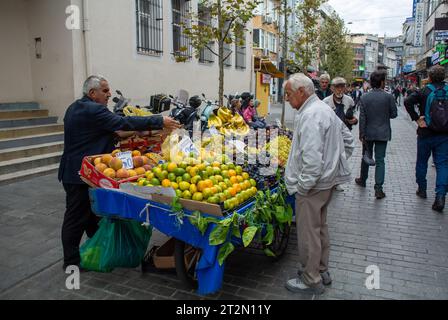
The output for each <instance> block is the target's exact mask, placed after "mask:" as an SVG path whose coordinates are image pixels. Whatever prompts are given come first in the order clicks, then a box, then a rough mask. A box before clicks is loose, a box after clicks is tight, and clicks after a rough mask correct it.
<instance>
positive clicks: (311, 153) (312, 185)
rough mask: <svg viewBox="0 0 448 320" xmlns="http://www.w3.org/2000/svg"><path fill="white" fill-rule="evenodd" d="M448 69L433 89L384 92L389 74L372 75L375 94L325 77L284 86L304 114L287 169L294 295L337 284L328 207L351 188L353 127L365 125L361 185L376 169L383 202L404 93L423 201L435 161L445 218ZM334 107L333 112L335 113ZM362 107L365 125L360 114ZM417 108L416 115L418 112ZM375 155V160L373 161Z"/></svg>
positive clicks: (437, 205)
mask: <svg viewBox="0 0 448 320" xmlns="http://www.w3.org/2000/svg"><path fill="white" fill-rule="evenodd" d="M444 79H445V69H444V68H443V67H440V66H435V67H432V68H431V69H430V70H429V79H428V81H429V84H428V85H427V86H426V87H425V88H424V89H423V90H417V89H416V88H415V87H413V88H408V90H406V91H405V92H404V95H403V91H404V90H403V89H402V88H401V87H398V86H397V87H396V88H394V90H393V91H392V92H391V93H388V92H386V91H385V87H386V73H385V72H384V71H382V70H377V71H375V72H373V73H372V74H371V76H370V83H369V86H370V90H366V91H364V92H358V90H359V88H355V90H354V92H353V90H350V89H349V88H348V86H347V82H346V80H345V79H343V78H340V77H337V78H334V79H333V80H331V79H330V77H329V76H328V75H326V74H324V75H322V76H321V77H320V79H319V80H320V81H319V88H317V89H316V90H315V88H314V84H313V82H312V80H311V79H310V78H308V77H307V76H306V75H304V74H295V75H292V76H291V77H290V78H289V80H288V81H286V83H285V84H284V92H285V99H286V101H288V102H289V104H290V105H291V107H292V108H294V109H296V110H297V115H296V117H295V122H294V136H293V141H292V146H291V152H290V155H289V159H288V163H287V166H286V171H285V182H286V187H287V190H288V192H289V194H291V195H295V197H296V211H295V212H296V225H297V240H298V241H297V242H298V250H299V262H300V265H299V271H298V276H297V277H295V278H293V279H290V280H288V281H287V282H286V288H287V289H289V290H291V291H294V292H309V293H314V294H321V293H323V292H324V291H325V286H327V285H330V284H331V283H332V279H331V276H330V273H329V270H328V259H329V248H330V244H329V233H328V225H327V209H328V205H329V203H330V201H331V198H332V194H333V191H334V190H337V188H340V185H341V184H344V183H348V182H349V181H350V180H351V179H350V174H351V172H350V169H349V165H348V159H349V157H350V156H351V154H352V152H353V149H354V138H353V135H352V133H351V129H352V127H353V126H354V125H357V124H359V140H360V142H361V143H362V149H363V157H362V160H361V171H360V176H359V177H357V178H356V179H355V183H356V185H358V186H360V187H362V188H365V187H366V186H367V183H366V182H367V179H368V172H369V167H370V166H375V185H374V189H375V197H376V199H384V198H385V197H386V194H385V192H384V190H383V185H384V182H385V157H386V150H387V145H388V142H389V141H390V140H391V139H392V130H391V119H394V118H396V117H397V115H398V108H397V103H400V98H401V95H403V96H404V97H405V100H404V105H405V107H406V110H407V112H408V113H409V115H410V116H411V119H412V120H413V121H416V122H417V124H418V129H417V163H416V172H415V175H416V182H417V185H418V189H417V192H416V194H417V196H418V197H421V198H426V197H427V193H426V190H427V181H426V173H427V168H428V160H429V157H430V156H431V155H432V157H433V160H434V164H435V167H436V174H437V178H436V189H435V191H436V198H435V201H434V204H433V206H432V209H433V210H435V211H437V212H443V209H444V206H445V196H446V192H447V187H448V85H446V84H445V82H444ZM328 106H330V108H328ZM357 107H358V108H359V119H358V118H356V116H355V109H356V108H357ZM416 108H417V110H416ZM373 156H374V159H373Z"/></svg>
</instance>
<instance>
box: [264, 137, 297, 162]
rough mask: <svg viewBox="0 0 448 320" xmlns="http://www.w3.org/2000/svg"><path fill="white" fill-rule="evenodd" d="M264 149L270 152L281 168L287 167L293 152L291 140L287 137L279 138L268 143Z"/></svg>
mask: <svg viewBox="0 0 448 320" xmlns="http://www.w3.org/2000/svg"><path fill="white" fill-rule="evenodd" d="M263 149H264V150H265V151H268V152H269V153H270V155H271V157H273V158H274V159H275V158H276V159H278V163H279V164H280V166H282V167H283V166H285V165H286V162H287V161H288V157H289V151H290V150H291V140H290V139H289V138H288V137H286V136H278V137H277V138H275V139H274V140H272V141H271V142H269V143H267V144H266V145H265V146H264V147H263Z"/></svg>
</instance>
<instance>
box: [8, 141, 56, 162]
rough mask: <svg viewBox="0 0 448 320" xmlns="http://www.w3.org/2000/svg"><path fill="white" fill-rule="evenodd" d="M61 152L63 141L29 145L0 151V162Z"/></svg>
mask: <svg viewBox="0 0 448 320" xmlns="http://www.w3.org/2000/svg"><path fill="white" fill-rule="evenodd" d="M63 150H64V142H63V141H57V142H50V143H43V144H36V145H29V146H24V147H18V148H8V149H3V150H0V162H1V161H7V160H13V159H18V158H26V157H32V156H37V155H39V154H45V153H53V152H59V151H63Z"/></svg>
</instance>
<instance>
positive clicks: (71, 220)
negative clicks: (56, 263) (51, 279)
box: [62, 183, 99, 266]
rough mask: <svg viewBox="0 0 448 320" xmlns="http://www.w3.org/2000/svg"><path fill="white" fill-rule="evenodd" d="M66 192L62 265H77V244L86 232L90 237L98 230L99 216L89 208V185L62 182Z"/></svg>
mask: <svg viewBox="0 0 448 320" xmlns="http://www.w3.org/2000/svg"><path fill="white" fill-rule="evenodd" d="M63 185H64V190H65V193H66V211H65V215H64V222H63V223H62V246H63V250H64V266H68V265H79V263H80V261H81V259H80V256H79V244H80V242H81V238H82V236H83V234H84V232H86V234H87V236H88V237H89V238H91V237H92V236H93V235H94V234H95V232H96V231H97V230H98V221H99V218H98V217H97V216H96V215H94V214H93V212H92V210H91V208H90V199H89V187H88V186H87V185H82V184H65V183H64V184H63Z"/></svg>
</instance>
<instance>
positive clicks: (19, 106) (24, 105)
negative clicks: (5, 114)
mask: <svg viewBox="0 0 448 320" xmlns="http://www.w3.org/2000/svg"><path fill="white" fill-rule="evenodd" d="M24 109H27V110H30V109H40V106H39V104H38V103H37V102H11V103H0V110H24Z"/></svg>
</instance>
